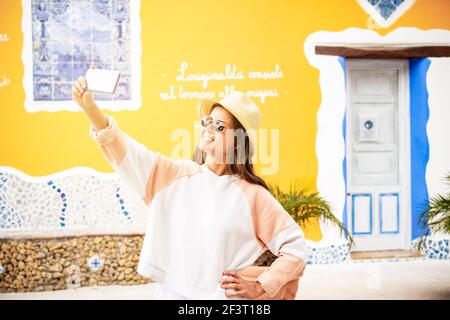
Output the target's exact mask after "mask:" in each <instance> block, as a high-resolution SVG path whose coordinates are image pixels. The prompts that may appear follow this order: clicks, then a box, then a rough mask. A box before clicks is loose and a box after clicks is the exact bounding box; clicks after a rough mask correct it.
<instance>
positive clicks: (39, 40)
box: [22, 0, 140, 111]
mask: <svg viewBox="0 0 450 320" xmlns="http://www.w3.org/2000/svg"><path fill="white" fill-rule="evenodd" d="M139 5H140V2H139V0H31V1H30V0H23V6H24V17H23V19H24V20H25V19H26V20H27V21H24V24H23V25H24V26H27V27H26V28H25V30H23V31H24V38H25V39H24V40H25V42H26V45H25V46H24V52H23V55H22V56H23V57H24V64H25V80H24V82H25V84H26V86H25V87H26V94H27V101H26V107H27V110H29V111H39V110H42V109H44V110H47V111H55V110H64V109H67V108H64V106H68V105H69V102H70V103H72V104H73V102H72V101H71V100H72V96H71V88H72V85H73V82H74V80H76V79H77V78H78V77H79V76H82V75H84V74H85V73H86V71H87V69H88V68H89V66H90V65H94V66H95V67H96V68H99V69H113V70H118V71H120V72H121V78H120V80H119V84H118V86H117V90H116V92H115V94H114V95H106V94H105V95H101V94H96V100H97V101H100V102H101V103H103V104H105V103H109V104H111V103H112V102H113V101H114V103H119V102H120V101H122V102H127V103H128V104H130V101H131V100H133V97H136V95H138V94H139V92H136V93H134V90H135V88H137V86H136V84H134V82H135V81H136V82H140V72H136V70H134V72H132V71H133V70H132V69H133V68H135V69H136V68H140V66H139V60H140V59H139V56H140V45H137V42H139V43H140V39H139V37H140V35H139V34H138V32H137V31H139V30H140V22H139V19H140V18H139ZM29 28H31V30H28V29H29ZM133 30H134V31H133ZM136 59H138V61H134V60H136ZM102 101H104V102H102ZM30 103H31V106H30ZM106 105H108V104H106ZM75 107H76V106H74V105H72V109H71V110H74V108H75ZM137 108H138V106H137V107H134V109H137Z"/></svg>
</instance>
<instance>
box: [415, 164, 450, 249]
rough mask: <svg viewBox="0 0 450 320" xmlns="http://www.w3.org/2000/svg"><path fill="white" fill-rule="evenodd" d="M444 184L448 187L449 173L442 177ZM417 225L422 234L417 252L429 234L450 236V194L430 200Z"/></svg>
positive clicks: (449, 181)
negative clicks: (420, 228) (419, 226)
mask: <svg viewBox="0 0 450 320" xmlns="http://www.w3.org/2000/svg"><path fill="white" fill-rule="evenodd" d="M444 183H445V184H446V185H447V186H449V187H450V171H449V172H447V174H446V176H445V177H444ZM419 223H420V225H421V226H422V234H423V236H422V237H421V239H420V240H419V242H418V245H417V249H418V250H419V251H420V250H422V249H423V248H424V246H425V242H426V238H427V236H429V235H430V234H431V233H444V234H450V192H447V193H445V194H437V195H435V196H434V197H432V198H430V199H429V201H428V207H427V208H426V209H425V210H424V211H423V212H422V214H421V215H420V217H419Z"/></svg>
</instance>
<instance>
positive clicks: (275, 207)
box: [253, 188, 308, 299]
mask: <svg viewBox="0 0 450 320" xmlns="http://www.w3.org/2000/svg"><path fill="white" fill-rule="evenodd" d="M257 190H258V192H257V194H256V195H255V196H254V198H253V199H254V202H253V221H254V228H255V232H256V236H257V238H258V240H259V241H261V242H262V243H264V244H265V245H266V246H267V248H268V249H269V250H270V251H271V252H272V253H273V254H275V255H276V256H277V257H278V258H277V259H276V260H275V261H274V262H273V263H272V265H271V266H270V267H268V268H267V269H266V270H265V271H264V272H262V273H261V274H260V275H259V276H258V277H257V278H256V281H258V282H259V283H261V286H262V287H263V289H264V290H265V291H266V293H267V295H268V296H269V297H276V296H280V293H282V292H286V291H292V290H286V289H287V287H289V288H292V287H295V291H296V288H297V287H296V286H297V283H298V279H299V278H300V277H301V276H302V274H303V271H304V268H305V265H306V261H307V256H308V246H307V244H306V240H305V238H304V234H303V231H302V229H301V228H300V227H299V225H298V224H297V223H296V222H295V220H294V219H293V218H292V217H291V216H290V215H289V213H287V212H286V210H284V208H283V207H282V206H281V204H280V203H279V202H278V201H277V200H276V199H275V198H274V197H273V196H272V194H271V193H270V192H269V191H267V190H266V189H261V188H258V189H257ZM294 284H295V285H294ZM290 295H291V296H290V297H285V298H291V299H293V298H295V292H290ZM281 296H282V294H281Z"/></svg>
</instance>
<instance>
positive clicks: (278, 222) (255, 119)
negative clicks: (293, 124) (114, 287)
mask: <svg viewBox="0 0 450 320" xmlns="http://www.w3.org/2000/svg"><path fill="white" fill-rule="evenodd" d="M86 88H87V84H86V81H85V79H84V78H82V77H80V78H79V79H78V80H77V81H76V82H75V84H74V86H73V88H72V96H73V100H74V101H75V102H76V103H77V104H78V105H79V106H80V107H81V108H82V109H83V110H84V111H85V112H86V114H87V116H88V117H89V119H90V121H91V125H90V135H91V136H92V138H93V139H94V140H95V141H96V142H97V143H98V145H99V146H100V149H101V151H102V153H103V155H104V156H105V158H106V160H107V161H108V162H109V164H110V165H111V166H112V167H113V169H114V170H115V171H116V172H118V174H119V175H120V176H121V177H122V178H123V179H124V181H125V182H126V183H128V184H129V185H130V186H131V187H132V188H133V189H134V190H135V191H136V192H137V194H138V195H139V196H140V197H141V198H142V199H143V201H144V202H145V204H146V205H147V208H148V225H147V231H146V234H145V237H144V242H143V246H142V250H141V255H140V260H139V264H138V269H137V271H138V273H140V274H141V275H143V276H146V277H149V278H152V280H154V281H156V282H158V283H159V284H160V288H159V292H158V298H159V299H227V298H228V299H294V298H295V294H296V292H297V288H298V280H299V278H300V276H301V275H302V274H303V270H304V268H305V264H306V258H307V245H306V242H305V239H304V235H303V232H302V230H301V229H300V227H299V226H298V225H297V223H296V222H295V221H294V220H293V219H292V217H291V216H290V215H289V214H288V213H287V212H286V211H285V210H284V209H283V207H282V206H281V205H280V204H279V202H278V201H277V200H276V199H275V198H274V197H273V196H272V195H271V194H270V192H269V191H268V189H267V186H266V184H265V182H264V181H263V180H262V179H261V178H260V177H258V176H257V175H256V174H255V172H254V170H253V165H252V163H251V158H252V155H253V153H254V147H255V146H256V139H255V137H256V135H255V133H256V130H257V128H258V125H259V123H260V120H261V116H260V113H259V109H258V107H257V106H256V104H255V103H254V102H253V101H252V100H251V99H250V98H249V97H247V96H246V95H245V94H244V93H241V92H233V93H232V94H230V95H228V96H227V97H225V98H224V99H222V100H221V101H219V102H216V101H210V100H205V101H201V103H200V105H199V113H200V116H201V117H202V125H203V126H204V127H203V130H202V137H201V142H200V144H199V146H198V150H197V151H198V152H197V153H196V159H195V160H196V161H192V160H188V159H178V160H175V159H172V158H170V157H167V156H165V155H163V154H161V153H159V152H154V151H151V150H149V149H147V148H146V147H145V146H144V145H142V144H140V143H139V142H137V141H136V140H134V139H133V138H132V137H130V136H129V135H127V134H126V133H125V132H123V131H122V130H121V129H120V128H119V126H118V125H117V122H116V120H115V118H114V117H112V116H110V115H105V114H104V113H103V112H102V111H101V110H100V109H99V108H98V107H97V105H96V103H95V100H94V97H93V94H92V93H91V92H90V91H88V90H86ZM266 249H270V251H271V252H273V253H274V254H276V255H277V257H278V258H277V259H276V260H275V261H274V262H273V263H272V265H271V266H270V267H268V268H263V271H262V272H261V271H256V272H255V271H253V272H251V271H248V270H252V269H251V268H248V267H250V266H251V265H252V264H253V263H254V262H255V260H256V259H257V258H258V257H259V256H260V255H261V254H262V253H263V252H264V251H265V250H266ZM253 270H255V269H253Z"/></svg>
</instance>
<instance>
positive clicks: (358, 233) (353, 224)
mask: <svg viewBox="0 0 450 320" xmlns="http://www.w3.org/2000/svg"><path fill="white" fill-rule="evenodd" d="M356 197H369V199H370V210H369V212H370V213H369V217H370V218H369V222H370V229H369V230H370V231H369V232H356V231H355V198H356ZM372 218H373V216H372V195H371V194H370V193H357V194H352V234H354V235H371V234H372V233H373V228H372Z"/></svg>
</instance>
